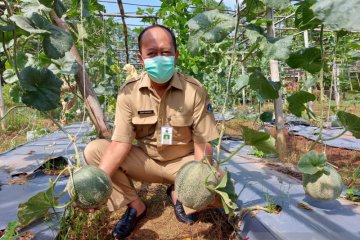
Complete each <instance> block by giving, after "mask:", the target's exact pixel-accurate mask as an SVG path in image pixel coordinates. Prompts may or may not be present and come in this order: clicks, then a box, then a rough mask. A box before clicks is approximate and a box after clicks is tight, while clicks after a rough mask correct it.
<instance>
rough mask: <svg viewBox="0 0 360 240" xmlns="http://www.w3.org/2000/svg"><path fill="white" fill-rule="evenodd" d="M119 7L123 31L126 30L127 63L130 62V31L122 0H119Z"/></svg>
mask: <svg viewBox="0 0 360 240" xmlns="http://www.w3.org/2000/svg"><path fill="white" fill-rule="evenodd" d="M117 2H118V5H119V8H120V14H121V21H122V24H123V31H124V40H125V54H126V63H129V44H128V33H127V26H126V22H125V11H124V6H123V4H122V1H121V0H117Z"/></svg>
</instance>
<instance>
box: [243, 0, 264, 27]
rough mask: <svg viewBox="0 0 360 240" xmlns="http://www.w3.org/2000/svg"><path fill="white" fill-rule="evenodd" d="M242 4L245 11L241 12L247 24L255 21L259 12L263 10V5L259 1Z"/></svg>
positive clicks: (249, 0) (247, 1) (250, 0)
mask: <svg viewBox="0 0 360 240" xmlns="http://www.w3.org/2000/svg"><path fill="white" fill-rule="evenodd" d="M243 4H245V9H244V10H243V11H242V12H243V13H244V14H245V16H246V19H247V20H248V22H250V21H251V20H253V19H255V18H256V17H257V15H258V14H259V13H260V12H262V11H264V10H265V6H264V3H262V2H261V1H260V0H244V1H243Z"/></svg>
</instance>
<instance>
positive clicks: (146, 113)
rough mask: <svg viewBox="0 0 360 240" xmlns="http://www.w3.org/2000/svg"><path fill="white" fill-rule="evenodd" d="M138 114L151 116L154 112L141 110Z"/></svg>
mask: <svg viewBox="0 0 360 240" xmlns="http://www.w3.org/2000/svg"><path fill="white" fill-rule="evenodd" d="M138 114H139V115H151V114H154V110H141V111H138Z"/></svg>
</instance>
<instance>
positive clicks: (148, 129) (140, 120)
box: [131, 116, 158, 139]
mask: <svg viewBox="0 0 360 240" xmlns="http://www.w3.org/2000/svg"><path fill="white" fill-rule="evenodd" d="M157 121H158V117H157V116H149V117H133V118H132V119H131V122H132V124H133V125H134V128H135V138H136V139H139V138H143V137H146V136H149V135H152V134H154V132H155V129H156V123H157Z"/></svg>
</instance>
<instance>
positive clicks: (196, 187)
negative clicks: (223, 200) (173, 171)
mask: <svg viewBox="0 0 360 240" xmlns="http://www.w3.org/2000/svg"><path fill="white" fill-rule="evenodd" d="M206 182H207V183H208V186H212V187H216V186H217V185H218V184H219V183H220V179H218V178H217V177H216V176H215V174H213V173H212V169H211V167H210V165H208V164H206V163H203V162H201V161H190V162H187V163H186V164H184V165H183V166H182V167H181V168H180V170H179V172H178V173H177V175H176V179H175V189H176V192H177V194H178V198H179V201H180V202H182V203H183V204H184V205H185V206H187V207H190V208H193V209H202V208H204V207H206V206H207V205H208V204H209V203H210V202H211V201H213V200H214V198H215V192H214V191H210V190H209V188H208V187H207V185H206V184H205V183H206Z"/></svg>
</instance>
